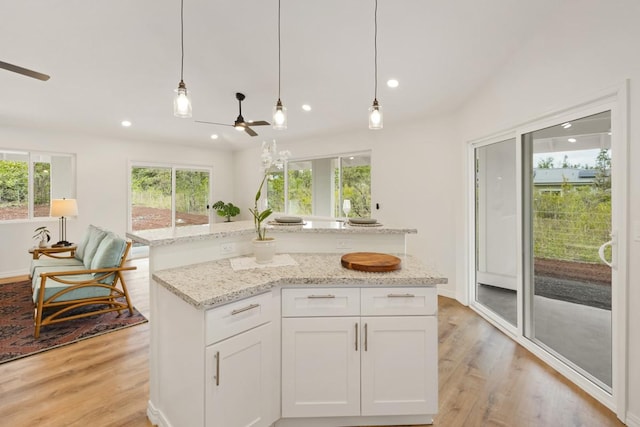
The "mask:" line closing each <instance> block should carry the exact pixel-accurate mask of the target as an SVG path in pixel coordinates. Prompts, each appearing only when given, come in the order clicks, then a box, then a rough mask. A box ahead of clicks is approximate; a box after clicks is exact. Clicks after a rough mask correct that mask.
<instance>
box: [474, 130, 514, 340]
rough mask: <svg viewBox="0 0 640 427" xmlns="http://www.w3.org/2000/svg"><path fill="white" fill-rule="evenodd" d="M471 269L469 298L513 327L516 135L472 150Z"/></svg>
mask: <svg viewBox="0 0 640 427" xmlns="http://www.w3.org/2000/svg"><path fill="white" fill-rule="evenodd" d="M474 162H475V200H474V203H475V218H476V221H475V222H476V224H475V229H476V236H475V238H476V250H475V259H476V269H475V287H474V291H475V292H474V300H475V302H477V303H478V304H479V305H480V306H481V307H483V308H484V309H486V310H489V311H490V312H491V313H492V314H491V315H493V316H497V317H498V318H499V319H500V321H504V322H506V323H507V324H509V325H511V326H513V327H516V326H517V319H518V312H517V300H518V298H517V297H518V283H517V274H516V273H517V271H516V270H517V258H516V256H517V255H516V254H517V252H518V251H517V233H518V228H517V224H516V214H517V202H516V185H517V183H518V180H517V179H516V140H515V138H513V139H508V140H504V141H500V142H493V143H489V144H486V145H481V146H478V147H477V148H475V150H474Z"/></svg>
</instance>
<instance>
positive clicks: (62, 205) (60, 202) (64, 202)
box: [50, 199, 78, 217]
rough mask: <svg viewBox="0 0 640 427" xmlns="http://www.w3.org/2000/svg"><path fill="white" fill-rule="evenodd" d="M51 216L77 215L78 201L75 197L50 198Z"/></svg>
mask: <svg viewBox="0 0 640 427" xmlns="http://www.w3.org/2000/svg"><path fill="white" fill-rule="evenodd" d="M50 215H51V216H55V217H68V216H76V215H78V202H77V201H76V199H53V200H51V213H50Z"/></svg>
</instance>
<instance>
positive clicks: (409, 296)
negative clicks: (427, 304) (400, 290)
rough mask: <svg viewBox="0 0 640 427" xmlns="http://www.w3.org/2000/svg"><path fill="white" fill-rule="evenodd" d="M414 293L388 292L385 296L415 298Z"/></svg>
mask: <svg viewBox="0 0 640 427" xmlns="http://www.w3.org/2000/svg"><path fill="white" fill-rule="evenodd" d="M415 297H416V296H415V295H414V294H388V295H387V298H415Z"/></svg>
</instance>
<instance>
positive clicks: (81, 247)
mask: <svg viewBox="0 0 640 427" xmlns="http://www.w3.org/2000/svg"><path fill="white" fill-rule="evenodd" d="M92 228H95V227H94V226H93V225H89V227H87V231H86V232H85V233H84V236H83V237H82V240H81V241H80V243H78V247H77V248H76V254H75V255H74V256H75V258H76V259H78V260H80V261H82V258H83V257H84V252H85V248H86V247H87V243H89V238H90V237H91V229H92Z"/></svg>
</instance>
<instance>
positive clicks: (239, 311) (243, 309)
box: [231, 304, 260, 316]
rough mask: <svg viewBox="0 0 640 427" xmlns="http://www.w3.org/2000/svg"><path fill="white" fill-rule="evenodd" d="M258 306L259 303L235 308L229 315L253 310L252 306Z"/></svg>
mask: <svg viewBox="0 0 640 427" xmlns="http://www.w3.org/2000/svg"><path fill="white" fill-rule="evenodd" d="M258 307H260V304H251V305H248V306H246V307H244V308H239V309H237V310H233V311H232V312H231V315H232V316H235V315H236V314H240V313H242V312H245V311H247V310H253V309H254V308H258Z"/></svg>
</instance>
